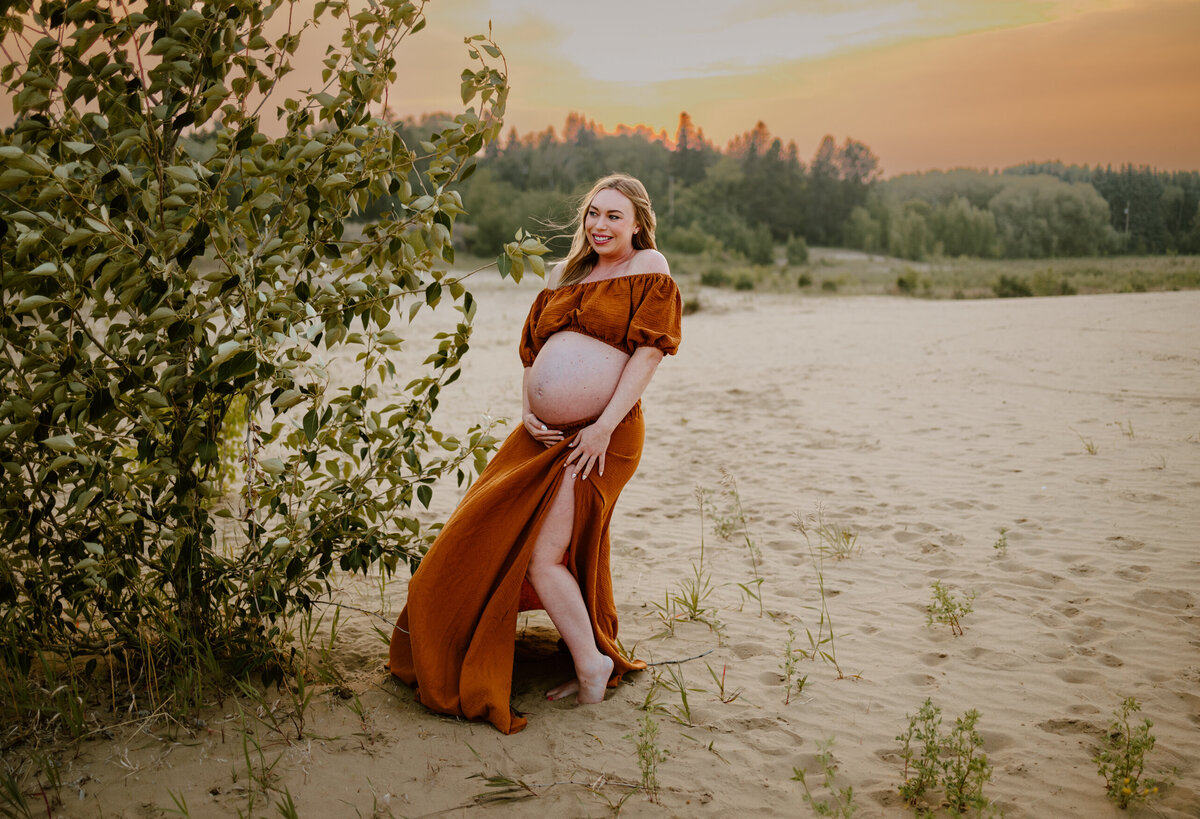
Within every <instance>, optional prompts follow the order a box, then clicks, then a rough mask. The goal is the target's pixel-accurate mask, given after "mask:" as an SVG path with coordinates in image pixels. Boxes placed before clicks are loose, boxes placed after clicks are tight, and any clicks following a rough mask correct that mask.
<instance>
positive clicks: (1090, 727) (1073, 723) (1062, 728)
mask: <svg viewBox="0 0 1200 819" xmlns="http://www.w3.org/2000/svg"><path fill="white" fill-rule="evenodd" d="M1037 727H1038V728H1041V729H1042V730H1043V731H1045V732H1046V733H1048V734H1058V735H1059V736H1064V737H1067V736H1074V735H1076V734H1089V735H1091V736H1097V737H1098V736H1101V735H1103V734H1104V729H1103V728H1101V727H1100V726H1099V725H1096V724H1095V723H1092V722H1088V721H1087V720H1085V719H1070V718H1064V719H1048V720H1046V721H1045V722H1039V723H1038V726H1037Z"/></svg>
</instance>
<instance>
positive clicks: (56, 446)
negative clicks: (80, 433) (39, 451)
mask: <svg viewBox="0 0 1200 819" xmlns="http://www.w3.org/2000/svg"><path fill="white" fill-rule="evenodd" d="M41 443H42V446H44V447H49V448H50V449H53V450H54V451H55V452H71V451H73V450H74V449H75V439H74V438H73V437H71V435H70V434H69V433H68V434H67V435H55V436H54V437H52V438H47V439H46V440H44V441H42V442H41Z"/></svg>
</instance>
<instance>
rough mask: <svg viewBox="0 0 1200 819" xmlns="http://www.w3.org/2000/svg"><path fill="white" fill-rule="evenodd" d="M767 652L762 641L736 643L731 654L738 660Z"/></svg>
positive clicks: (759, 655)
mask: <svg viewBox="0 0 1200 819" xmlns="http://www.w3.org/2000/svg"><path fill="white" fill-rule="evenodd" d="M766 653H768V649H767V647H766V646H765V645H763V644H762V643H754V642H749V643H738V644H737V645H735V646H734V647H733V654H734V656H735V657H737V658H738V659H739V660H749V659H750V658H751V657H761V656H762V655H764V654H766Z"/></svg>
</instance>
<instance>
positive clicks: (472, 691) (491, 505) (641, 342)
mask: <svg viewBox="0 0 1200 819" xmlns="http://www.w3.org/2000/svg"><path fill="white" fill-rule="evenodd" d="M681 316H682V302H681V299H680V296H679V289H678V288H677V287H676V286H675V282H674V280H673V279H672V278H671V277H670V275H669V274H666V273H647V274H637V275H630V276H619V277H616V278H611V279H600V280H596V281H590V282H580V283H578V284H572V285H565V286H563V287H557V288H552V289H549V288H548V289H545V290H542V291H541V292H539V293H538V295H537V297H536V298H535V299H534V301H533V305H532V307H531V308H530V310H529V316H528V318H527V319H526V321H525V328H524V331H523V333H522V335H521V344H520V356H521V362H522V363H523V364H524V365H525V366H526V367H528V366H531V365H532V364H533V362H534V359H535V358H536V357H537V354H538V352H539V351H540V350H541V348H542V346H543V345H544V344H545V343H546V341H547V339H549V338H550V337H551V336H552V335H554V334H555V333H558V332H561V331H564V330H569V331H573V332H577V333H583V334H586V335H588V336H592V337H593V338H597V339H599V340H600V341H603V342H605V343H606V344H610V345H612V346H613V347H616V348H617V349H620V350H623V351H624V352H626V353H628V354H630V355H632V354H633V352H634V350H636V349H637V348H638V347H645V346H652V347H657V348H658V349H660V350H662V351H663V353H666V354H674V353H675V352H676V350H677V349H678V347H679V342H680V337H681V328H680V320H681ZM593 420H594V419H593ZM588 423H590V421H588V420H584V421H581V422H580V423H577V424H572V425H570V426H568V427H565V428H564V432H566V433H567V434H565V435H564V436H563V440H562V441H561V442H559V443H557V444H555V445H554V446H552V447H546V446H545V445H543V444H541V443H539V442H538V441H536V440H534V438H533V436H531V435H530V434H529V432H528V431H526V429H525V427H524V426H523V425H522V426H518V427H517V428H516V429H515V430H513V432H512V433H511V434H510V435H509V436H508V438H507V439H506V440H505V441H504V444H503V445H502V446H501V447H500V450H499V451H498V452H497V453H496V454H495V456H493V458H492V460H491V461H490V463H488V465H487V468H486V469H484V471H483V472H482V474H480V476H479V478H478V479H477V480H476V481H475V483H474V485H473V486H472V487H471V488H470V489H469V490H468V491H467V494H466V495H465V496H464V497H463V499H462V502H461V503H460V504H459V505H458V508H457V509H455V511H454V512H453V514H451V516H450V518H449V520H447V521H446V525H445V526H444V527H443V529H442V531H441V533H439V535H438V537H437V540H436V541H435V542H434V544H433V546H432V547H431V548H430V550H429V552H428V554H426V555H425V557H424V559H423V560H422V561H421V565H420V566H419V567H418V569H417V571H416V572H415V573H414V574H413V577H412V580H411V581H410V582H409V586H408V600H407V602H406V604H405V606H404V609H403V611H401V612H400V617H399V619H398V620H397V621H396V627H395V629H394V630H393V632H392V639H391V647H390V657H389V667H390V669H391V672H392V673H393V674H394V675H396V676H397V677H399V678H400V679H401V680H403V681H404V682H406V683H408V684H409V685H411V686H414V687H415V688H416V696H417V700H418V701H419V702H420V703H421V704H422V705H424V706H426V707H427V708H430V709H432V710H434V711H438V712H441V713H443V714H452V715H459V716H464V717H467V718H469V719H482V720H487V721H489V722H491V723H492V724H493V725H495V726H496V727H497V728H498V729H500V730H501V731H503V732H504V733H506V734H511V733H514V732H516V731H519V730H521V729H522V728H524V727H525V724H526V720H525V718H524V717H523V716H521V715H520V714H518V713H517V712H515V711H514V710H513V709H512V707H511V704H510V696H511V690H512V672H513V654H514V646H515V641H516V627H517V614H518V612H519V611H520V610H521V609H523V608H524V609H528V608H540V607H541V604H540V601H538V600H537V596H536V594H534V593H533V590H532V588H531V587H529V585H528V583H527V582H526V581H525V571H526V569H527V567H528V565H529V558H530V555H531V553H532V551H533V544H534V542H535V540H536V538H537V533H538V531H539V530H540V528H541V525H542V522H543V520H544V519H545V516H546V513H547V511H548V510H549V509H550V504H551V501H553V499H554V495H555V493H556V492H557V491H558V487H559V484H560V482H561V481H562V478H563V474H564V472H565V470H564V469H563V468H562V466H563V463H564V461H565V460H566V458H567V456H568V455H569V454H570V449H568V447H567V444H568V442H569V441H570V440H571V439H572V438H573V437H574V436H573V433H575V432H578V431H579V430H580V429H582V428H583V427H584V426H586V425H587V424H588ZM556 427H559V428H563V427H562V425H556ZM643 437H644V425H643V422H642V411H641V402H640V401H639V402H638V403H637V404H635V405H634V407H633V408H632V409H631V410H630V411H629V412H628V414H626V416H625V418H623V419H622V420H621V422H620V423H619V424H618V425H617V427H616V429H615V430H614V431H613V434H612V437H611V438H610V440H609V448H608V451H607V453H606V455H605V461H606V463H605V469H604V474H603V475H600V474H598V473H597V472H593V473H592V474H591V476H589V478H588V480H587V481H580V482H579V483H578V484H577V485H576V488H575V523H574V527H573V528H572V531H571V542H570V545H569V546H568V548H567V554H566V558H565V562H566V565H567V566H568V568H570V570H571V572H572V574H574V575H575V577H576V578H577V579H578V580H579V586H580V590H581V591H582V593H583V600H584V603H585V605H586V606H587V609H588V613H589V614H590V616H591V620H592V630H593V631H594V633H595V635H596V644H597V647H598V648H599V649H600V651H601V652H603V653H604V654H607V655H608V656H609V657H611V658H612V659H613V663H614V667H613V678H612V680H611V681H610V682H609V685H616V683H617V682H618V681H619V680H620V678H621V676H622V675H623V674H625V673H626V672H628V671H631V670H633V669H640V668H645V663H643V662H641V661H640V660H631V659H628V658H626V657H625V656H624V655H623V654H622V653H621V652H620V650H619V649H618V647H617V642H616V638H617V610H616V605H615V603H614V601H613V589H612V576H611V574H610V572H609V537H608V526H609V521H610V520H611V519H612V514H613V507H614V505H615V504H616V501H617V497H618V496H619V495H620V493H621V489H622V488H623V487H624V486H625V484H626V482H627V481H628V480H629V479H630V478H631V477H632V476H633V473H634V471H635V470H636V469H637V465H638V461H639V459H640V458H641V453H642V441H643Z"/></svg>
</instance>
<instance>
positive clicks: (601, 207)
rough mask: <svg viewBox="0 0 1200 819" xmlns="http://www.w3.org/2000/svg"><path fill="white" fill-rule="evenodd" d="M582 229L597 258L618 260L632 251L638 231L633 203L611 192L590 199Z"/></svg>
mask: <svg viewBox="0 0 1200 819" xmlns="http://www.w3.org/2000/svg"><path fill="white" fill-rule="evenodd" d="M583 228H584V231H585V232H586V233H587V238H588V242H589V243H590V244H591V246H592V249H593V250H595V251H596V253H597V255H599V256H615V257H618V258H619V257H621V256H624V255H625V254H627V253H630V252H632V251H633V235H634V234H635V233H637V232H638V230H639V228H638V225H637V220H636V219H635V217H634V210H633V203H632V202H630V201H629V197H628V196H626V195H625V194H623V193H621V192H620V191H618V190H615V189H613V188H605V189H604V190H602V191H600V192H599V193H598V194H596V195H595V196H593V197H592V201H591V203H590V204H589V205H588V209H587V213H586V214H585V216H584V219H583Z"/></svg>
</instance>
